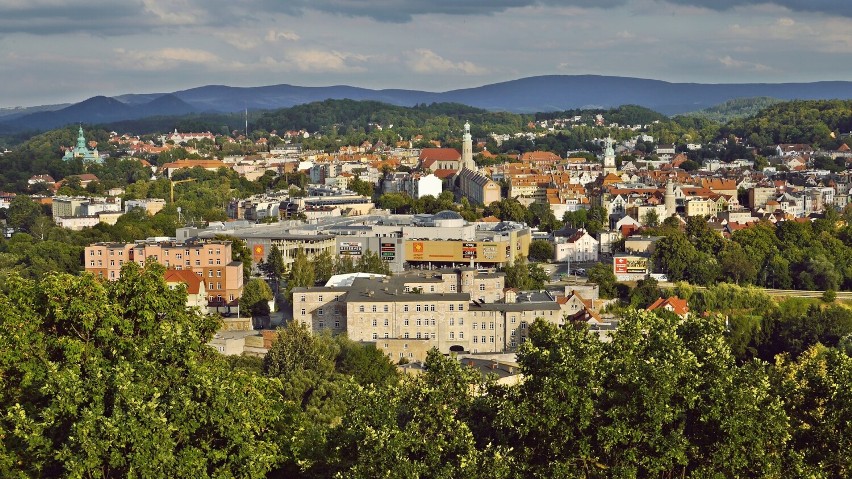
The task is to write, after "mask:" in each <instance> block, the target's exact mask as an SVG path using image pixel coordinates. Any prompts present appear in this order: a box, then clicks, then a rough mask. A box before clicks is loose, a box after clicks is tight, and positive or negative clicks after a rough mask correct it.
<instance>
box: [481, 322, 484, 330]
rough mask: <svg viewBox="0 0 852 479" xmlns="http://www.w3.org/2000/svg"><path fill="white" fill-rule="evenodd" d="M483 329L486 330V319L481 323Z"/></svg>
mask: <svg viewBox="0 0 852 479" xmlns="http://www.w3.org/2000/svg"><path fill="white" fill-rule="evenodd" d="M481 327H482V330H483V331H485V321H483V322H482V323H481Z"/></svg>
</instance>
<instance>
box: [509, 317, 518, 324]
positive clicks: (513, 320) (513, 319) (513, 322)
mask: <svg viewBox="0 0 852 479" xmlns="http://www.w3.org/2000/svg"><path fill="white" fill-rule="evenodd" d="M515 321H517V320H516V319H515V317H514V316H512V319H511V320H510V322H511V323H512V324H515Z"/></svg>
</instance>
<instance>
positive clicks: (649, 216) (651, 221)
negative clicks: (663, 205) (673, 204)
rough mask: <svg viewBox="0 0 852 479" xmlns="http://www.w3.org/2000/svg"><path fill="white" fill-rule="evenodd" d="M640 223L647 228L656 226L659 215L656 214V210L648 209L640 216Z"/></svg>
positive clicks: (658, 222)
mask: <svg viewBox="0 0 852 479" xmlns="http://www.w3.org/2000/svg"><path fill="white" fill-rule="evenodd" d="M642 223H643V224H644V225H645V226H647V227H649V228H656V227H657V226H659V225H660V215H658V214H657V210H648V212H647V213H645V216H644V217H643V218H642Z"/></svg>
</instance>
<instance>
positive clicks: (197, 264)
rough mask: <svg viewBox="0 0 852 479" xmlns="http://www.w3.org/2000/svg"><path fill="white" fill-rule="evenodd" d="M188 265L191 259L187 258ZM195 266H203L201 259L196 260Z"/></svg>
mask: <svg viewBox="0 0 852 479" xmlns="http://www.w3.org/2000/svg"><path fill="white" fill-rule="evenodd" d="M186 265H187V266H189V260H186ZM195 266H201V260H200V259H197V260H195Z"/></svg>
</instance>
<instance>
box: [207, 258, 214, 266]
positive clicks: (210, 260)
mask: <svg viewBox="0 0 852 479" xmlns="http://www.w3.org/2000/svg"><path fill="white" fill-rule="evenodd" d="M207 264H208V265H210V266H213V258H210V259H208V260H207Z"/></svg>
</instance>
